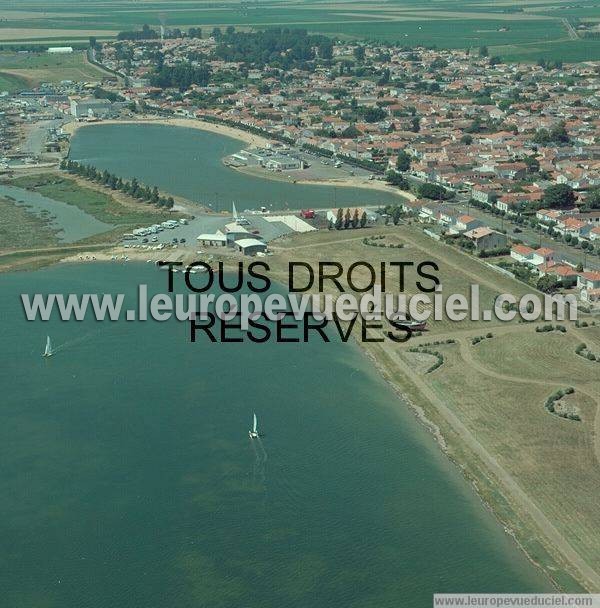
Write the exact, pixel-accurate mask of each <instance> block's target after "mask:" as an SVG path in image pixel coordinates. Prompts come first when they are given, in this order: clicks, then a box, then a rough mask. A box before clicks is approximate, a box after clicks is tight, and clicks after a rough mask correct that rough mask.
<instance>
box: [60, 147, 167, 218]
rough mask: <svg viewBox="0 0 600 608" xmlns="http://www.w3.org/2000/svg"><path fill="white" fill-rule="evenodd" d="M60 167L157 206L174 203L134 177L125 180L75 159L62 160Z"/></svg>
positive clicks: (155, 188) (164, 206) (156, 189)
mask: <svg viewBox="0 0 600 608" xmlns="http://www.w3.org/2000/svg"><path fill="white" fill-rule="evenodd" d="M60 168H61V169H63V170H64V171H67V172H68V173H71V174H73V175H78V176H80V177H83V178H85V179H88V180H90V181H93V182H96V183H98V184H102V185H103V186H106V187H107V188H110V189H111V190H118V191H120V192H124V193H125V194H128V195H129V196H132V197H133V198H137V199H138V200H140V201H143V202H146V203H151V204H152V205H156V206H158V207H162V208H165V209H172V208H173V206H174V205H175V201H174V200H173V197H172V196H161V195H160V192H159V190H158V188H157V187H156V186H154V187H153V188H151V187H150V186H145V185H144V184H140V183H139V182H138V180H137V179H136V178H135V177H134V178H133V179H132V180H131V181H126V180H123V179H122V178H120V177H117V176H116V175H114V174H113V173H109V172H108V171H107V170H106V169H105V170H104V171H99V170H98V169H96V167H93V166H91V165H84V164H82V163H79V162H77V161H75V160H66V159H65V160H63V161H62V162H61V163H60Z"/></svg>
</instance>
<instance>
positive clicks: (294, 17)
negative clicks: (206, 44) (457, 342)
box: [0, 0, 600, 61]
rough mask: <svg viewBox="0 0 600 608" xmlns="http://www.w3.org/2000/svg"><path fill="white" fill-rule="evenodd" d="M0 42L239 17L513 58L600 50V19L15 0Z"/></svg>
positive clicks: (457, 7) (473, 2) (594, 14)
mask: <svg viewBox="0 0 600 608" xmlns="http://www.w3.org/2000/svg"><path fill="white" fill-rule="evenodd" d="M3 4H4V9H5V10H4V12H3V19H2V21H0V44H1V43H4V44H14V43H18V42H21V43H22V42H23V41H28V42H34V41H44V42H46V43H47V42H48V41H52V40H54V41H56V42H68V41H71V42H82V41H85V40H86V39H87V37H89V36H92V35H93V36H96V37H98V38H100V39H110V38H111V37H113V36H114V35H115V33H116V32H118V31H121V30H124V29H136V28H140V27H141V26H142V25H143V24H144V23H148V24H149V25H150V26H153V27H158V25H159V24H160V22H161V21H162V22H163V23H165V24H166V26H167V27H179V28H187V27H190V26H202V27H204V28H206V30H207V31H209V30H210V29H212V27H214V26H225V25H235V26H237V27H241V28H245V29H252V28H265V27H276V26H287V27H302V28H306V29H308V30H310V31H315V32H323V33H327V34H332V35H337V36H341V37H352V38H358V39H373V40H381V41H387V42H394V43H401V44H406V45H408V46H417V45H425V46H431V45H436V46H438V47H443V48H466V47H476V46H481V45H487V46H489V47H491V49H490V50H491V51H492V52H494V53H498V54H500V55H501V56H503V57H505V58H507V59H518V60H526V61H536V60H537V59H539V58H540V57H544V58H547V59H562V60H565V61H582V60H594V59H600V43H599V41H597V40H584V39H582V38H579V37H578V35H577V33H576V31H575V30H574V29H570V28H568V27H567V26H568V25H569V24H571V25H573V26H576V25H577V20H582V21H585V20H586V19H600V2H599V1H598V0H590V1H589V2H586V3H584V4H580V5H573V4H570V3H569V2H568V0H533V1H530V2H527V1H525V2H517V1H516V0H500V1H498V0H466V1H465V0H461V1H460V2H459V0H446V1H439V0H433V1H432V2H428V3H423V2H417V1H416V0H388V1H383V0H374V1H371V0H370V1H368V2H367V1H365V0H348V1H341V2H339V1H337V2H331V1H330V0H267V1H263V2H260V1H258V0H244V1H239V0H222V1H221V2H218V3H215V2H213V1H212V0H200V1H198V2H192V1H191V0H171V1H164V0H163V1H153V0H148V1H144V0H141V1H138V2H130V1H129V0H110V1H106V0H82V1H78V2H75V0H59V1H58V2H53V3H52V5H51V6H50V7H49V6H48V4H47V3H46V2H40V1H39V0H22V1H20V0H19V1H17V0H8V1H5V2H4V3H3Z"/></svg>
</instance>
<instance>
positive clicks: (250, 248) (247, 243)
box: [235, 239, 267, 255]
mask: <svg viewBox="0 0 600 608" xmlns="http://www.w3.org/2000/svg"><path fill="white" fill-rule="evenodd" d="M235 246H236V247H237V248H238V250H239V251H241V252H242V253H243V254H244V255H256V254H257V253H265V251H266V250H267V244H266V243H263V242H262V241H259V240H258V239H239V240H238V241H236V242H235Z"/></svg>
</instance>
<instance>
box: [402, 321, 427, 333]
mask: <svg viewBox="0 0 600 608" xmlns="http://www.w3.org/2000/svg"><path fill="white" fill-rule="evenodd" d="M401 323H402V325H405V326H406V327H408V328H409V329H411V330H412V331H425V328H426V327H427V321H414V320H412V319H409V320H408V321H402V322H401Z"/></svg>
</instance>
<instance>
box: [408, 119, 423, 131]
mask: <svg viewBox="0 0 600 608" xmlns="http://www.w3.org/2000/svg"><path fill="white" fill-rule="evenodd" d="M410 125H411V131H413V133H418V132H419V131H420V130H421V119H420V118H419V117H418V116H413V118H412V120H411V121H410Z"/></svg>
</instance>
